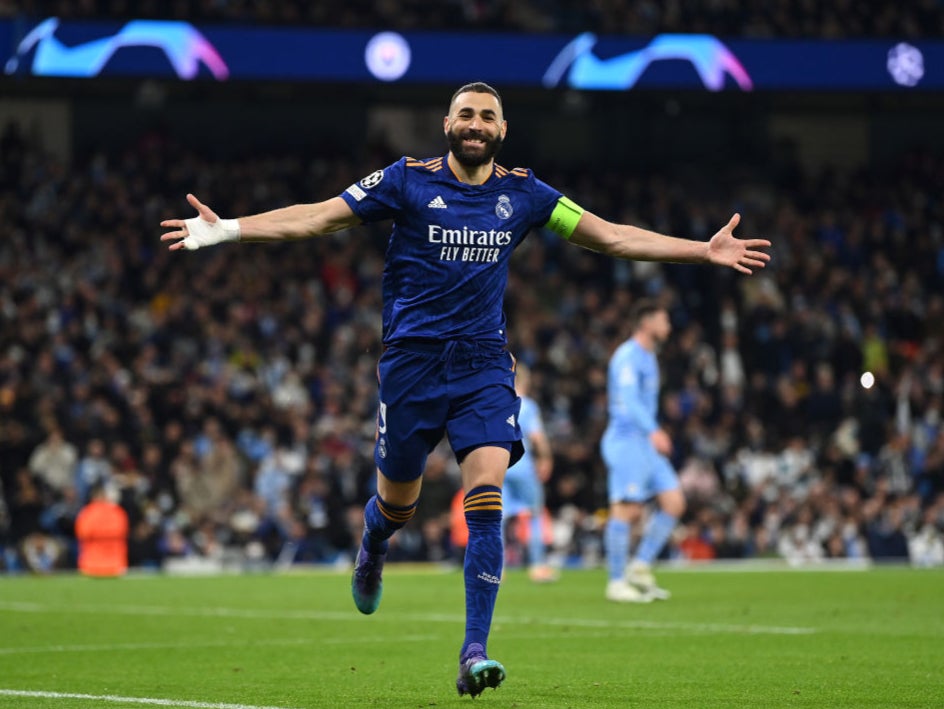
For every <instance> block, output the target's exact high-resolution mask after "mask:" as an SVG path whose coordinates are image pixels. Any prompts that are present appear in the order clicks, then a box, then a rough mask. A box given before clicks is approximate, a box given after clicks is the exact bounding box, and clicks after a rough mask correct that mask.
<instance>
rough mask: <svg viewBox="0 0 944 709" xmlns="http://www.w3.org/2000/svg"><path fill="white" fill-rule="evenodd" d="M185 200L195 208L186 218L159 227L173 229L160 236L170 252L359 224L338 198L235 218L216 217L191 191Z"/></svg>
mask: <svg viewBox="0 0 944 709" xmlns="http://www.w3.org/2000/svg"><path fill="white" fill-rule="evenodd" d="M187 201H188V202H190V204H191V206H193V208H194V209H196V210H197V216H196V217H192V218H190V219H165V220H164V221H162V222H161V226H162V227H165V228H168V229H175V231H171V232H168V233H166V234H164V235H163V236H161V241H170V242H171V244H170V246H169V247H168V248H169V249H170V250H171V251H176V250H178V249H188V250H191V251H193V250H194V249H199V248H201V247H203V246H212V245H213V244H219V243H222V242H224V241H285V240H291V239H305V238H307V237H310V236H318V235H320V234H330V233H332V232H335V231H341V230H342V229H348V228H350V227H352V226H356V225H357V224H360V219H359V218H358V217H357V215H355V214H354V212H353V211H352V210H351V208H350V207H349V206H348V205H347V202H345V201H344V200H343V199H341V198H340V197H333V198H331V199H328V200H325V201H324V202H316V203H314V204H296V205H293V206H291V207H283V208H282V209H274V210H272V211H271V212H262V213H261V214H254V215H252V216H249V217H240V218H239V219H220V218H219V217H218V216H217V215H216V212H214V211H213V210H212V209H210V208H209V207H208V206H206V205H205V204H203V203H202V202H201V201H200V200H198V199H197V198H196V197H194V196H193V195H192V194H188V195H187Z"/></svg>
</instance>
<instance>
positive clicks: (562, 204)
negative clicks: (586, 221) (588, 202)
mask: <svg viewBox="0 0 944 709" xmlns="http://www.w3.org/2000/svg"><path fill="white" fill-rule="evenodd" d="M582 214H583V207H581V206H579V205H577V204H575V203H574V202H572V201H571V200H569V199H568V198H567V197H561V198H560V199H559V200H557V206H556V207H554V211H553V212H551V218H550V219H548V220H547V224H545V225H544V227H545V228H546V229H550V230H551V231H553V232H554V233H555V234H557V235H558V236H562V237H564V238H565V239H570V237H571V235H573V233H574V229H576V228H577V222H579V221H580V216H581V215H582Z"/></svg>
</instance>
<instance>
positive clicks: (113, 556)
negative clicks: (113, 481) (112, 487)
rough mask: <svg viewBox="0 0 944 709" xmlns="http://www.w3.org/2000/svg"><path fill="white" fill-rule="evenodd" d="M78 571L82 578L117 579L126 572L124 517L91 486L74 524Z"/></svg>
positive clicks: (98, 488)
mask: <svg viewBox="0 0 944 709" xmlns="http://www.w3.org/2000/svg"><path fill="white" fill-rule="evenodd" d="M75 536H76V539H77V540H78V542H79V564H78V565H79V571H81V572H82V573H83V574H85V575H86V576H121V575H123V574H124V573H125V572H126V571H127V570H128V515H127V513H126V512H125V511H124V510H123V509H122V508H121V507H120V506H119V505H118V504H116V503H115V502H113V501H112V500H111V499H110V498H109V494H108V488H107V487H106V486H105V485H101V484H98V485H95V486H94V487H93V488H92V490H91V499H90V501H89V503H88V504H87V505H86V506H85V507H83V508H82V510H81V511H80V512H79V515H78V517H76V520H75Z"/></svg>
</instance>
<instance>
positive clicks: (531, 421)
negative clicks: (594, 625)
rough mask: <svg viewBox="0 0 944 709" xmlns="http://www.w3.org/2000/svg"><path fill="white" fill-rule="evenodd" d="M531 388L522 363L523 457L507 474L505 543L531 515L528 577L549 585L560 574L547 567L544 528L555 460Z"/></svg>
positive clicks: (518, 370)
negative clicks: (520, 519)
mask: <svg viewBox="0 0 944 709" xmlns="http://www.w3.org/2000/svg"><path fill="white" fill-rule="evenodd" d="M530 387H531V372H530V370H529V369H528V368H527V366H525V365H523V364H520V363H519V364H518V366H517V368H516V371H515V390H516V391H517V392H518V396H519V397H520V398H521V413H520V414H519V415H518V425H519V426H520V427H521V442H522V443H523V444H524V455H523V456H522V457H521V460H519V461H518V462H517V463H515V464H514V465H512V466H511V467H510V468H508V472H507V473H506V474H505V487H504V495H505V500H504V516H503V519H504V521H505V523H506V530H505V539H508V538H509V532H510V530H509V529H508V527H513V525H512V524H510V523H512V522H514V520H515V518H516V517H517V516H518V515H521V514H524V513H527V514H528V516H529V523H530V529H529V533H528V576H529V577H530V578H531V580H532V581H534V582H536V583H547V582H549V581H556V580H557V572H556V571H555V570H554V569H552V568H551V567H550V566H548V565H547V554H546V550H545V548H544V534H543V525H542V524H541V522H542V519H543V516H544V483H546V482H547V481H548V480H549V479H550V477H551V470H552V469H553V466H554V457H553V455H552V453H551V444H550V443H549V442H548V440H547V434H546V433H545V432H544V422H543V421H542V420H541V410H540V409H539V408H538V403H537V402H536V401H535V400H534V399H532V398H531V397H530V396H528V391H529V389H530Z"/></svg>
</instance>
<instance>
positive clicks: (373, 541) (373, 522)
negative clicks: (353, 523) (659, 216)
mask: <svg viewBox="0 0 944 709" xmlns="http://www.w3.org/2000/svg"><path fill="white" fill-rule="evenodd" d="M415 512H416V503H415V502H414V503H413V504H412V505H407V506H405V507H403V506H400V505H391V504H389V503H388V502H384V500H383V499H382V498H381V497H380V495H374V496H373V497H372V498H370V499H369V500H368V501H367V504H366V505H364V538H363V539H362V540H361V544H362V545H363V547H364V550H365V551H367V552H369V553H371V554H384V553H386V551H387V540H388V539H390V537H391V536H393V533H394V532H396V531H397V530H398V529H400V527H402V526H403V525H405V524H406V523H407V522H409V521H410V520H411V519H412V518H413V515H414V513H415Z"/></svg>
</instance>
